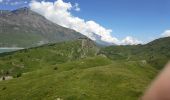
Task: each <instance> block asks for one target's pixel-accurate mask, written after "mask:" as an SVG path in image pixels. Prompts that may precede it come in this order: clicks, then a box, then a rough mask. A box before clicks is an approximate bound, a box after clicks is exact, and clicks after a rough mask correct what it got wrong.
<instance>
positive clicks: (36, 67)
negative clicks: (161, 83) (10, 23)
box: [0, 38, 170, 100]
mask: <svg viewBox="0 0 170 100" xmlns="http://www.w3.org/2000/svg"><path fill="white" fill-rule="evenodd" d="M158 41H159V42H158ZM169 42H170V41H169V38H164V39H158V40H156V41H153V42H151V43H149V44H146V45H137V46H111V47H106V48H103V49H101V50H100V52H99V47H97V46H96V45H95V44H94V43H93V42H92V41H90V40H88V39H79V40H76V41H69V42H62V43H57V44H49V45H44V46H41V47H37V48H32V49H26V50H20V51H17V52H12V53H4V54H1V55H0V70H1V75H0V76H4V75H6V76H15V77H16V76H17V75H19V74H22V75H21V77H19V78H14V79H11V80H5V81H0V100H1V99H2V100H11V99H16V100H30V99H31V100H57V99H59V98H60V99H63V100H138V98H139V97H140V96H141V95H142V94H143V92H144V90H145V89H146V88H147V86H148V84H149V83H150V82H151V80H152V79H153V78H154V77H155V76H156V74H157V73H158V71H159V70H158V68H160V67H159V66H161V65H163V64H165V62H166V61H167V60H168V59H169V56H168V54H169V53H168V50H170V48H169ZM151 61H153V62H151Z"/></svg>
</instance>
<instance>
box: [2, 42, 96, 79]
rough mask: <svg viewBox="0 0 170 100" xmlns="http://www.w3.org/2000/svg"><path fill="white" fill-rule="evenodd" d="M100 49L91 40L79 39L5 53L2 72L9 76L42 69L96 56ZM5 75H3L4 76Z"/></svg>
mask: <svg viewBox="0 0 170 100" xmlns="http://www.w3.org/2000/svg"><path fill="white" fill-rule="evenodd" d="M98 50H99V48H98V47H96V46H95V43H94V42H93V41H91V40H89V39H79V40H74V41H69V42H62V43H57V44H47V45H43V46H41V47H36V48H31V49H25V50H20V51H17V52H11V53H4V54H1V55H0V56H2V57H0V70H1V71H2V70H3V72H4V73H6V72H9V75H12V76H16V75H17V74H20V73H23V72H28V71H33V70H36V69H41V68H43V67H44V66H51V65H57V64H61V63H65V62H68V61H74V60H77V59H82V58H86V57H90V56H95V55H96V54H97V53H98ZM4 73H1V75H0V76H2V75H3V74H4Z"/></svg>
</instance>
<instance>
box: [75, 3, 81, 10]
mask: <svg viewBox="0 0 170 100" xmlns="http://www.w3.org/2000/svg"><path fill="white" fill-rule="evenodd" d="M74 9H75V11H80V8H79V4H78V3H75V5H74Z"/></svg>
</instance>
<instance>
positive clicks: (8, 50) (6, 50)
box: [0, 48, 23, 53]
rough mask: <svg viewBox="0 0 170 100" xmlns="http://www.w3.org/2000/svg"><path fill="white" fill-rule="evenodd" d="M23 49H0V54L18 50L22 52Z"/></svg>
mask: <svg viewBox="0 0 170 100" xmlns="http://www.w3.org/2000/svg"><path fill="white" fill-rule="evenodd" d="M21 49H23V48H0V53H4V52H12V51H17V50H21Z"/></svg>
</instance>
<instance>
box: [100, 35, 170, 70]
mask: <svg viewBox="0 0 170 100" xmlns="http://www.w3.org/2000/svg"><path fill="white" fill-rule="evenodd" d="M169 44H170V37H166V38H161V39H157V40H155V41H153V42H150V43H148V44H146V45H134V46H110V47H107V48H103V49H102V50H101V51H100V53H101V54H104V55H106V56H107V57H108V58H110V59H112V60H126V61H131V60H134V61H136V60H142V61H144V62H147V63H149V64H151V65H152V66H154V67H155V68H157V69H162V67H163V66H164V65H165V64H166V63H167V61H168V60H169V59H170V52H169V50H170V45H169Z"/></svg>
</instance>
